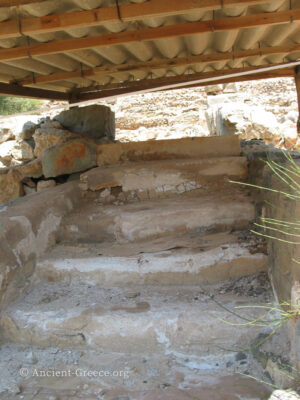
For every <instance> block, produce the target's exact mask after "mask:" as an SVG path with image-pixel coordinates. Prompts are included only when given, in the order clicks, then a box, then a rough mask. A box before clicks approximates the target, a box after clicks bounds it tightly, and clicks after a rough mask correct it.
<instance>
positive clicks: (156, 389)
mask: <svg viewBox="0 0 300 400" xmlns="http://www.w3.org/2000/svg"><path fill="white" fill-rule="evenodd" d="M0 369H1V378H2V379H1V381H0V399H1V400H17V399H23V400H33V399H34V400H51V399H57V400H82V399H85V400H100V399H101V400H113V399H115V400H158V399H161V400H162V399H164V400H191V399H194V400H207V399H212V400H220V399H244V400H246V399H247V400H257V399H263V398H267V395H268V393H269V391H271V388H269V389H268V387H267V386H266V385H263V384H262V383H259V382H257V381H255V380H254V379H251V378H247V377H245V376H241V375H239V374H237V373H236V372H241V373H247V374H248V375H251V376H254V377H255V378H260V379H261V380H266V378H265V377H264V375H263V371H262V369H261V368H260V366H259V365H258V363H256V362H255V360H253V358H252V357H251V355H250V354H247V353H228V352H227V353H224V354H223V355H222V357H214V356H204V357H197V356H190V357H188V358H186V357H184V358H183V357H180V356H175V355H173V354H172V355H171V354H166V355H155V354H153V355H151V356H147V355H145V356H144V355H138V354H134V355H133V354H130V353H125V354H119V353H101V352H100V351H97V350H73V351H70V350H64V349H58V348H57V347H48V348H42V347H35V346H24V345H23V346H22V345H11V344H6V345H3V346H2V347H1V349H0ZM20 371H22V374H23V375H24V376H23V377H22V376H21V374H20ZM25 375H26V376H25ZM18 392H19V393H18Z"/></svg>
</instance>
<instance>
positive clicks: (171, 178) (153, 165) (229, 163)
mask: <svg viewBox="0 0 300 400" xmlns="http://www.w3.org/2000/svg"><path fill="white" fill-rule="evenodd" d="M247 172H248V169H247V162H246V159H245V158H243V157H218V158H210V159H193V160H159V161H147V162H136V163H127V164H125V165H117V166H115V165H114V166H109V167H98V168H93V169H91V170H89V171H87V172H84V173H83V174H81V177H80V188H81V189H82V190H83V191H87V190H90V191H99V190H103V189H105V190H103V191H102V192H101V193H100V195H99V196H100V197H99V196H98V200H99V202H102V199H103V202H104V203H108V199H109V198H111V197H112V200H113V201H115V200H116V199H117V200H120V201H122V202H133V201H142V200H150V199H155V198H165V197H170V196H172V195H173V196H174V195H178V194H182V193H187V192H195V191H198V192H199V194H200V193H201V194H204V193H207V192H209V191H213V190H216V189H219V190H221V188H225V187H226V186H227V187H228V186H232V184H230V183H229V182H228V178H229V177H230V178H231V179H236V180H243V179H245V178H246V177H247ZM111 194H112V195H113V196H110V195H111Z"/></svg>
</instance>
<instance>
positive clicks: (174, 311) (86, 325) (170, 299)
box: [0, 283, 265, 356]
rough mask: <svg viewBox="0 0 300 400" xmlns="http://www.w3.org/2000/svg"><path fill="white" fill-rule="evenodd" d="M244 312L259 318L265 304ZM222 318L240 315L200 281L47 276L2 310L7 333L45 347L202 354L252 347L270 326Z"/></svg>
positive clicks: (230, 300) (236, 299) (235, 301)
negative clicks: (114, 281)
mask: <svg viewBox="0 0 300 400" xmlns="http://www.w3.org/2000/svg"><path fill="white" fill-rule="evenodd" d="M218 292H219V287H218V286H216V287H214V288H212V289H210V293H213V295H214V299H217V301H218V303H219V304H222V305H223V306H226V307H228V308H229V309H231V310H233V309H234V307H235V306H237V305H249V304H254V303H255V304H257V301H259V297H257V298H255V299H254V298H252V297H249V296H248V297H246V296H236V295H234V294H232V293H231V292H227V293H225V294H218ZM262 296H263V295H262ZM263 299H265V298H263ZM261 300H262V298H261ZM244 312H245V313H246V315H247V316H248V318H251V319H254V318H257V316H258V313H259V310H258V309H255V308H249V309H247V310H244ZM221 320H230V321H235V322H237V321H238V320H239V319H238V318H236V317H233V319H232V316H231V315H230V314H229V313H228V312H227V311H225V310H224V309H223V308H221V307H220V306H218V305H217V304H216V302H215V300H212V298H211V297H210V296H209V295H208V294H207V293H203V291H202V289H201V288H200V287H199V286H193V287H192V286H190V287H179V286H177V287H175V286H173V287H155V288H153V287H149V286H148V287H147V286H144V287H138V288H110V289H104V288H99V287H97V286H89V285H86V284H84V283H80V284H77V285H75V284H72V285H67V284H62V283H59V284H58V283H39V284H38V285H36V286H34V287H33V288H32V290H31V291H30V292H29V294H27V296H25V297H24V298H22V299H20V300H19V301H18V302H16V303H14V304H12V305H11V306H10V307H8V308H7V310H6V311H5V312H4V313H3V314H2V317H1V320H0V334H1V337H2V339H3V340H7V341H13V342H17V343H23V344H35V345H41V346H60V347H67V348H76V347H79V348H95V349H97V350H99V351H112V352H132V353H143V354H152V353H153V352H155V353H164V354H166V353H170V352H176V353H178V354H194V355H197V356H200V355H208V354H210V355H213V354H219V353H220V352H222V351H223V350H221V347H222V348H223V349H224V348H229V349H231V348H232V349H233V348H247V347H249V345H250V343H251V342H252V341H253V340H254V338H255V336H256V335H257V334H258V332H260V333H261V332H262V329H261V328H256V327H253V328H251V329H249V327H248V326H239V329H237V328H236V326H232V325H230V324H228V323H225V322H222V321H221ZM239 321H240V320H239Z"/></svg>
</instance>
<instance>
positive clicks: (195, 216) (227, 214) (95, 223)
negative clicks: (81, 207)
mask: <svg viewBox="0 0 300 400" xmlns="http://www.w3.org/2000/svg"><path fill="white" fill-rule="evenodd" d="M112 212H113V211H112ZM253 219H254V206H253V204H252V203H250V202H249V201H241V202H238V201H233V202H229V201H223V202H222V201H220V203H219V204H216V203H206V204H205V205H203V204H201V203H199V204H195V203H191V204H189V203H188V204H184V203H182V204H180V202H179V203H177V204H176V205H175V207H172V206H170V208H169V209H165V208H164V209H162V210H160V209H159V208H157V209H150V210H148V209H145V210H138V211H136V212H128V211H124V212H120V213H119V214H118V215H107V213H106V214H104V213H103V212H99V214H97V215H91V216H90V217H89V219H87V218H86V216H83V217H81V216H80V215H79V216H78V218H76V219H75V218H74V220H73V221H72V222H73V223H72V224H70V223H66V224H64V226H63V228H62V230H61V231H60V233H59V234H58V239H59V240H61V241H63V240H64V241H73V242H76V241H79V242H80V241H81V242H101V241H104V240H116V241H117V242H120V243H122V242H126V241H137V240H145V239H150V238H159V237H162V236H165V235H169V234H184V233H187V232H197V233H201V234H205V233H208V232H210V233H212V232H218V231H219V232H221V231H226V230H230V229H232V228H235V229H243V228H247V227H248V226H249V223H250V222H251V221H252V220H253Z"/></svg>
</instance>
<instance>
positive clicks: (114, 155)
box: [97, 135, 241, 167]
mask: <svg viewBox="0 0 300 400" xmlns="http://www.w3.org/2000/svg"><path fill="white" fill-rule="evenodd" d="M97 154H98V156H97V164H98V166H99V167H100V166H103V165H115V164H123V163H124V162H128V161H134V162H137V161H150V160H172V159H176V158H177V159H180V158H181V159H182V158H187V159H190V158H212V157H235V156H239V155H240V154H241V148H240V140H239V137H238V136H237V135H226V136H221V137H220V136H219V137H217V136H210V137H195V138H182V139H169V140H148V141H145V142H128V143H108V144H101V145H99V146H98V149H97Z"/></svg>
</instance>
